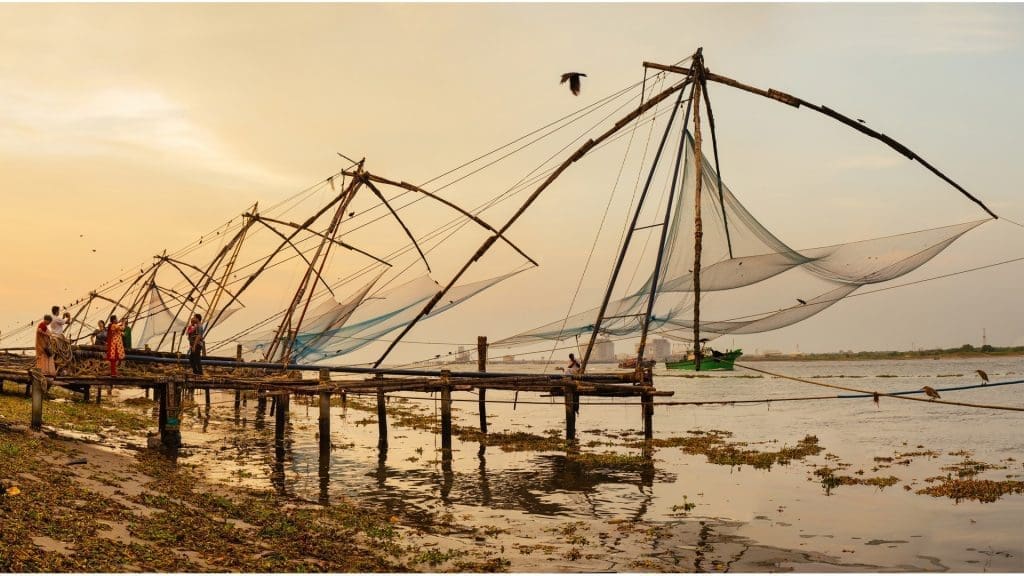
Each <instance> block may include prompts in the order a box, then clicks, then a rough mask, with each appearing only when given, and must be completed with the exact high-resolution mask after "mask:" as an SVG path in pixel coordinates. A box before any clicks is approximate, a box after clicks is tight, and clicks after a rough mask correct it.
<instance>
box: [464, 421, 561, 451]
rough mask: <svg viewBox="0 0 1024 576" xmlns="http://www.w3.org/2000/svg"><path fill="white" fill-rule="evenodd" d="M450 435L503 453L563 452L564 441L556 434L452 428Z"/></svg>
mask: <svg viewBox="0 0 1024 576" xmlns="http://www.w3.org/2000/svg"><path fill="white" fill-rule="evenodd" d="M452 433H453V434H454V435H456V436H458V438H459V440H462V441H463V442H480V443H481V444H484V445H485V446H497V447H499V448H501V449H502V450H504V451H505V452H523V451H538V452H550V451H557V450H565V439H563V438H562V437H561V436H560V435H559V434H558V433H557V432H556V433H554V434H549V435H547V436H540V435H538V434H532V433H530V432H491V433H488V434H483V433H481V432H480V431H479V430H477V429H476V428H468V427H463V426H456V425H453V426H452Z"/></svg>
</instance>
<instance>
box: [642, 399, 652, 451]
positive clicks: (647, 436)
mask: <svg viewBox="0 0 1024 576" xmlns="http://www.w3.org/2000/svg"><path fill="white" fill-rule="evenodd" d="M640 405H641V406H642V408H641V410H642V411H643V416H644V440H653V439H654V396H652V395H650V394H648V393H643V394H641V395H640Z"/></svg>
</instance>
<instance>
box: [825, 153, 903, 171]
mask: <svg viewBox="0 0 1024 576" xmlns="http://www.w3.org/2000/svg"><path fill="white" fill-rule="evenodd" d="M903 160H904V158H903V157H902V156H898V155H896V154H861V155H855V156H846V157H843V158H842V159H840V160H837V161H836V162H835V163H834V164H833V168H835V169H836V170H839V171H848V170H885V169H887V168H892V167H894V166H898V165H899V164H901V163H902V162H903Z"/></svg>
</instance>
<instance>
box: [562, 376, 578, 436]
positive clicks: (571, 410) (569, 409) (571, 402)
mask: <svg viewBox="0 0 1024 576" xmlns="http://www.w3.org/2000/svg"><path fill="white" fill-rule="evenodd" d="M565 380H566V381H565V389H564V390H565V441H566V442H567V443H575V442H576V407H575V405H576V383H575V382H573V381H572V379H570V378H566V379H565Z"/></svg>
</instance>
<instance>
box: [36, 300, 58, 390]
mask: <svg viewBox="0 0 1024 576" xmlns="http://www.w3.org/2000/svg"><path fill="white" fill-rule="evenodd" d="M51 322H53V316H50V315H49V314H47V315H45V316H43V321H42V322H40V323H39V325H38V326H36V368H39V371H40V372H42V373H43V376H56V375H57V365H56V364H55V363H54V361H53V337H52V336H51V335H50V323H51Z"/></svg>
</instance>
